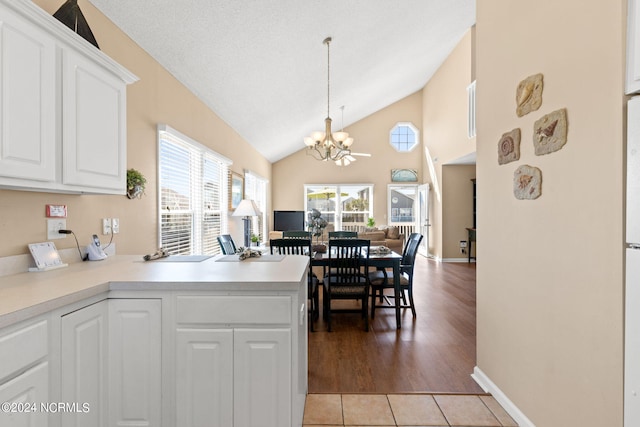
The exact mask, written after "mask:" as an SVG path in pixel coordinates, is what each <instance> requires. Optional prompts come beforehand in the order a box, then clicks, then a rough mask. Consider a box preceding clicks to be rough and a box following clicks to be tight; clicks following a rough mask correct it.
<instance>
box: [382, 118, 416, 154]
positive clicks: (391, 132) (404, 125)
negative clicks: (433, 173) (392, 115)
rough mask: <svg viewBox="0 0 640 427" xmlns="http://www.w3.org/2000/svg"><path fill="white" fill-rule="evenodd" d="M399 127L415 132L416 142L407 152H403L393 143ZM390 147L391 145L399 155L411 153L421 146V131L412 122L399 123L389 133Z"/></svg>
mask: <svg viewBox="0 0 640 427" xmlns="http://www.w3.org/2000/svg"><path fill="white" fill-rule="evenodd" d="M399 127H407V128H409V129H411V130H412V131H413V134H414V138H415V142H414V144H413V145H412V146H411V147H409V148H408V149H407V150H401V149H400V148H399V147H398V146H396V144H395V143H394V141H393V137H394V131H395V130H396V129H397V128H399ZM389 145H391V146H392V147H393V149H394V150H396V151H397V152H398V153H410V152H411V151H413V150H414V149H415V148H416V147H418V146H419V145H420V131H419V130H418V128H417V127H415V126H414V125H413V123H411V122H397V123H396V124H395V125H394V126H393V127H392V128H391V130H390V131H389Z"/></svg>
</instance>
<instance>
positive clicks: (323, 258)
mask: <svg viewBox="0 0 640 427" xmlns="http://www.w3.org/2000/svg"><path fill="white" fill-rule="evenodd" d="M364 259H365V258H363V261H364ZM367 259H368V262H369V267H376V268H385V269H386V268H391V269H392V270H393V295H394V301H395V311H396V328H398V329H400V328H401V327H402V320H401V318H400V305H401V297H400V293H401V290H400V262H401V261H402V255H400V254H399V253H397V252H394V251H388V252H387V251H381V250H379V249H378V248H377V247H374V246H372V247H371V248H370V249H369V256H368V258H367ZM363 263H364V262H363ZM328 265H329V253H328V252H316V253H315V254H313V256H312V257H311V266H312V267H323V268H326V267H328Z"/></svg>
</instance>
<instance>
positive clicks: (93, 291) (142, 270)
mask: <svg viewBox="0 0 640 427" xmlns="http://www.w3.org/2000/svg"><path fill="white" fill-rule="evenodd" d="M308 263H309V258H308V257H306V256H286V257H279V256H270V255H264V256H263V257H261V258H249V259H247V260H244V261H239V260H237V256H236V255H231V256H224V255H218V256H215V257H212V258H209V259H206V260H204V261H200V262H176V259H175V258H173V259H172V257H169V258H167V259H165V260H155V261H144V260H143V259H142V257H141V256H131V255H117V256H113V257H109V258H107V259H105V260H103V261H87V262H77V263H72V264H69V266H68V267H64V268H60V269H56V270H49V271H43V272H28V273H19V274H14V275H11V276H4V277H0V327H5V326H8V325H11V324H13V323H16V322H19V321H22V320H25V319H28V318H31V317H34V316H37V315H39V314H43V313H46V312H48V311H51V310H54V309H56V308H59V307H63V306H65V305H67V304H72V303H74V302H77V301H81V300H83V299H86V298H90V297H92V296H95V295H99V294H101V293H105V292H108V291H110V290H137V291H139V290H154V291H159V290H164V291H175V290H184V291H234V290H235V291H237V290H241V291H269V292H277V291H296V290H298V289H299V286H300V283H301V281H302V280H303V278H305V277H306V271H307V270H306V269H307V265H308Z"/></svg>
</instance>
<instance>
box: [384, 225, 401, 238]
mask: <svg viewBox="0 0 640 427" xmlns="http://www.w3.org/2000/svg"><path fill="white" fill-rule="evenodd" d="M399 238H400V229H399V228H398V227H389V228H388V230H387V239H399Z"/></svg>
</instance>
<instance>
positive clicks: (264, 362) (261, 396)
mask: <svg viewBox="0 0 640 427" xmlns="http://www.w3.org/2000/svg"><path fill="white" fill-rule="evenodd" d="M233 348H234V360H235V365H234V367H233V375H234V383H233V385H234V388H233V396H234V402H233V412H234V424H233V425H234V426H235V427H279V426H290V425H291V375H292V374H291V366H292V365H291V329H236V330H235V331H234V346H233Z"/></svg>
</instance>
